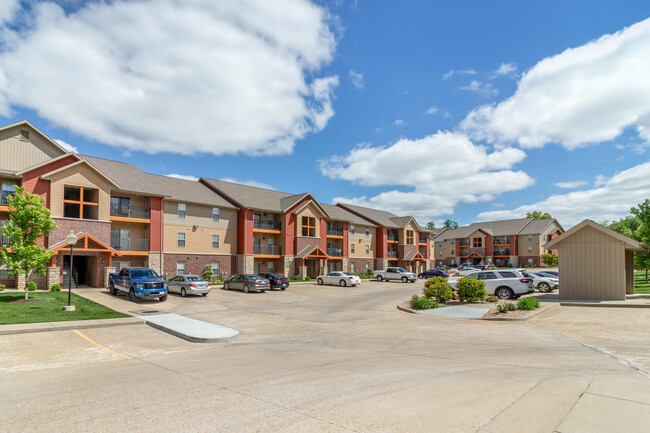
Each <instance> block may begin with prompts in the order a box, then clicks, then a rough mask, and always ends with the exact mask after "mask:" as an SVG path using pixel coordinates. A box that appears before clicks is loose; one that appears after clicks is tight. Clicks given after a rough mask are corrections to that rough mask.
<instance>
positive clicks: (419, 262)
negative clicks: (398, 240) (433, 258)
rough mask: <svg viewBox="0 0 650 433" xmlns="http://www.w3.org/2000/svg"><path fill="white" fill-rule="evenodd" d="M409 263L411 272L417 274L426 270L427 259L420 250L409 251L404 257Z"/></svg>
mask: <svg viewBox="0 0 650 433" xmlns="http://www.w3.org/2000/svg"><path fill="white" fill-rule="evenodd" d="M403 260H404V261H405V262H406V263H408V265H407V266H408V268H409V269H410V270H411V272H414V273H416V274H419V273H422V272H424V271H425V269H424V268H425V267H426V262H427V259H425V258H424V257H423V256H422V254H420V252H419V251H409V252H408V253H406V255H405V256H404V259H403Z"/></svg>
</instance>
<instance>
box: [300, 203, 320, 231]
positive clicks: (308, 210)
mask: <svg viewBox="0 0 650 433" xmlns="http://www.w3.org/2000/svg"><path fill="white" fill-rule="evenodd" d="M322 216H324V215H323V214H322V212H321V211H320V210H318V208H317V207H316V206H315V205H314V204H313V203H309V204H308V205H307V206H305V207H304V208H303V209H300V212H298V213H296V236H302V217H312V218H314V222H315V225H316V236H315V237H317V238H319V237H320V218H321V217H322Z"/></svg>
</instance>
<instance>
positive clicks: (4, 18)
mask: <svg viewBox="0 0 650 433" xmlns="http://www.w3.org/2000/svg"><path fill="white" fill-rule="evenodd" d="M19 6H20V4H19V0H2V2H0V23H6V22H9V21H11V19H12V18H13V17H14V15H15V14H16V11H18V7H19Z"/></svg>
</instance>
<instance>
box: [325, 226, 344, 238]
mask: <svg viewBox="0 0 650 433" xmlns="http://www.w3.org/2000/svg"><path fill="white" fill-rule="evenodd" d="M327 235H328V236H343V229H341V228H338V227H328V228H327Z"/></svg>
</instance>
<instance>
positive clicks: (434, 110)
mask: <svg viewBox="0 0 650 433" xmlns="http://www.w3.org/2000/svg"><path fill="white" fill-rule="evenodd" d="M437 112H438V107H430V108H429V109H428V110H427V111H425V112H424V113H423V114H424V115H433V114H436V113H437Z"/></svg>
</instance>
